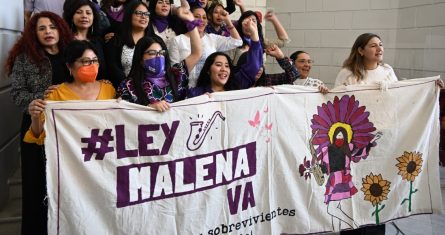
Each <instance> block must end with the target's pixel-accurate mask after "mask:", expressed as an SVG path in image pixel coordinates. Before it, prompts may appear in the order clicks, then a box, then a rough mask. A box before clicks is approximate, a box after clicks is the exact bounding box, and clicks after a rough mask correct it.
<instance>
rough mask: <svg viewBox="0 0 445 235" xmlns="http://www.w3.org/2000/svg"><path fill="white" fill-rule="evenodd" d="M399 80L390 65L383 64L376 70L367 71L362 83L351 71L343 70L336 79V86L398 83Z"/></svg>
mask: <svg viewBox="0 0 445 235" xmlns="http://www.w3.org/2000/svg"><path fill="white" fill-rule="evenodd" d="M397 80H398V79H397V76H396V74H395V73H394V70H393V68H392V67H391V66H390V65H388V64H383V65H379V66H377V68H375V69H372V70H366V73H365V75H364V78H363V79H362V80H360V81H357V77H355V76H354V75H353V74H352V72H351V71H350V70H349V69H347V68H342V69H341V70H340V72H339V73H338V75H337V78H336V79H335V86H336V87H337V86H341V85H354V84H372V83H379V82H384V81H388V82H396V81H397Z"/></svg>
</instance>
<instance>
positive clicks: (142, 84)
mask: <svg viewBox="0 0 445 235" xmlns="http://www.w3.org/2000/svg"><path fill="white" fill-rule="evenodd" d="M178 14H179V18H180V19H182V20H183V21H186V22H190V21H193V20H194V17H193V15H192V14H191V12H190V11H189V10H187V9H185V8H180V9H179V10H178ZM190 42H191V46H192V50H191V53H190V55H189V56H188V57H187V58H185V59H184V60H182V61H181V62H179V63H177V64H174V65H173V66H170V58H169V56H168V51H167V46H166V45H165V43H164V41H163V40H162V39H161V38H160V37H157V36H154V37H144V38H142V39H140V40H139V41H138V43H137V44H136V47H135V50H134V55H133V62H132V67H131V70H130V74H129V75H128V78H127V79H125V80H123V81H122V83H121V84H120V85H119V88H118V91H117V93H118V97H121V98H122V99H124V100H126V101H129V102H132V103H137V104H140V105H148V106H150V107H152V108H154V109H156V110H157V111H160V112H163V111H166V110H168V109H169V108H170V105H169V103H172V102H175V101H179V100H183V99H184V98H185V96H186V94H187V86H188V74H189V72H190V71H191V70H192V69H193V68H194V67H195V65H196V63H197V62H198V60H199V58H201V54H202V52H201V51H202V50H201V45H200V44H201V40H200V37H199V33H198V29H197V28H196V26H194V27H193V28H190Z"/></svg>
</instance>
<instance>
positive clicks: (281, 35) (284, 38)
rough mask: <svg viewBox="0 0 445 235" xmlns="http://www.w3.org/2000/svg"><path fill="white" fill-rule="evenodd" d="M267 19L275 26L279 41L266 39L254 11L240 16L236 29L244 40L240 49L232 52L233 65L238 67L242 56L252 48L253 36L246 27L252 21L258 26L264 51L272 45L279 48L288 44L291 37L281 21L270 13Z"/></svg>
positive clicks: (259, 20)
mask: <svg viewBox="0 0 445 235" xmlns="http://www.w3.org/2000/svg"><path fill="white" fill-rule="evenodd" d="M265 19H266V20H268V21H270V22H271V23H272V24H273V26H274V29H275V32H276V33H277V36H278V39H276V40H267V39H266V40H265V39H264V36H263V26H261V23H260V22H261V19H260V18H259V16H258V14H257V13H255V12H253V11H246V12H244V13H243V14H242V15H241V16H240V18H239V20H238V24H237V26H236V29H237V31H238V32H239V34H240V36H241V39H242V40H243V45H242V46H241V47H239V48H236V50H233V51H231V52H230V57H231V58H233V63H234V64H235V65H238V60H239V58H240V57H241V55H242V54H243V53H245V52H246V51H248V50H249V48H250V42H251V35H250V33H249V31H248V28H247V27H246V26H247V23H248V22H250V21H251V22H254V23H255V24H256V26H257V31H258V35H259V38H260V42H261V46H262V48H263V49H267V47H269V46H271V45H277V46H278V47H283V46H284V45H285V44H286V43H287V42H289V41H290V40H289V36H288V35H287V33H286V30H285V29H284V28H283V26H282V25H281V23H280V21H279V20H278V18H277V17H276V16H275V14H274V13H273V12H268V13H267V14H266V16H265Z"/></svg>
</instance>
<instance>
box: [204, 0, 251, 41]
mask: <svg viewBox="0 0 445 235" xmlns="http://www.w3.org/2000/svg"><path fill="white" fill-rule="evenodd" d="M238 1H239V0H238ZM240 4H241V5H240V8H241V9H243V5H242V3H240ZM206 12H207V19H208V24H207V26H206V28H205V31H206V33H209V34H210V33H213V34H217V35H221V36H225V37H230V35H231V33H230V31H231V29H232V28H233V24H232V21H230V23H227V19H226V18H228V15H229V14H230V13H229V12H228V11H226V9H224V6H223V5H222V4H221V3H219V2H215V3H212V4H211V5H210V7H209V8H208V9H207V10H206Z"/></svg>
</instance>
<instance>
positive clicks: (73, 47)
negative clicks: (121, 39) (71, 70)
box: [64, 40, 100, 82]
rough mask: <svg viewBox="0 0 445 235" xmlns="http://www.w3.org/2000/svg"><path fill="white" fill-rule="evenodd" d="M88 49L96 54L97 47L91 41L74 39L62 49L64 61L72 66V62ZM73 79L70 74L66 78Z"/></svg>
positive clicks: (71, 80)
mask: <svg viewBox="0 0 445 235" xmlns="http://www.w3.org/2000/svg"><path fill="white" fill-rule="evenodd" d="M88 49H90V50H92V51H93V52H94V54H96V56H98V54H97V49H96V47H95V46H94V45H93V44H92V43H91V42H89V41H87V40H74V41H72V42H70V43H69V44H68V45H67V46H66V48H65V50H64V57H65V63H67V64H68V65H69V66H70V67H72V66H73V64H74V62H76V60H77V59H79V58H80V57H82V55H83V53H84V52H85V51H86V50H88ZM99 66H100V64H99ZM73 81H74V78H73V76H72V75H71V76H69V77H68V78H67V82H73Z"/></svg>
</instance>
